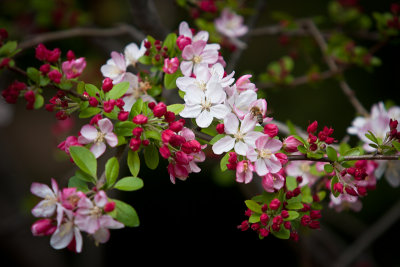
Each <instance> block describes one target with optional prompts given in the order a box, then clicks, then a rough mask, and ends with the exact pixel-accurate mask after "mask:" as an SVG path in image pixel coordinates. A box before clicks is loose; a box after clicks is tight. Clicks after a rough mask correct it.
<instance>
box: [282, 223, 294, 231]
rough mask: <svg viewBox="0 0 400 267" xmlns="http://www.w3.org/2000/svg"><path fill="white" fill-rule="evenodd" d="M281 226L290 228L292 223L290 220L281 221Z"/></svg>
mask: <svg viewBox="0 0 400 267" xmlns="http://www.w3.org/2000/svg"><path fill="white" fill-rule="evenodd" d="M283 227H285V228H286V229H288V230H290V228H291V227H292V224H291V223H290V222H284V223H283Z"/></svg>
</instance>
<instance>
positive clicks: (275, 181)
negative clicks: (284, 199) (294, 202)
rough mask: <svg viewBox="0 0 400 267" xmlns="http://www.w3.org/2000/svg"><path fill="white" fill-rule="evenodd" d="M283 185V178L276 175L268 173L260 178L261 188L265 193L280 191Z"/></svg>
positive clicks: (278, 174)
mask: <svg viewBox="0 0 400 267" xmlns="http://www.w3.org/2000/svg"><path fill="white" fill-rule="evenodd" d="M284 184H285V177H283V176H282V175H281V174H280V173H279V172H278V173H274V174H272V173H268V174H267V175H265V176H263V178H262V186H263V188H264V190H265V191H267V192H270V193H273V192H274V191H275V190H280V189H281V188H282V187H283V185H284Z"/></svg>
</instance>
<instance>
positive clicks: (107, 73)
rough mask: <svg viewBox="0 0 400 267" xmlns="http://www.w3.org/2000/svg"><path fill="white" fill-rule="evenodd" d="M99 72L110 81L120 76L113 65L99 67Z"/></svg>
mask: <svg viewBox="0 0 400 267" xmlns="http://www.w3.org/2000/svg"><path fill="white" fill-rule="evenodd" d="M100 71H101V74H103V76H104V77H108V78H110V79H112V80H114V79H115V78H116V77H118V76H119V75H120V70H119V69H118V68H117V67H116V66H115V65H109V64H107V65H103V66H101V68H100Z"/></svg>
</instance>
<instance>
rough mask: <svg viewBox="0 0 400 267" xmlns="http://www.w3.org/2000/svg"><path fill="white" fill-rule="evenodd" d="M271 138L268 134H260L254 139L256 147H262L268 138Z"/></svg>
mask: <svg viewBox="0 0 400 267" xmlns="http://www.w3.org/2000/svg"><path fill="white" fill-rule="evenodd" d="M270 139H271V138H270V137H269V136H268V135H262V136H260V137H259V138H257V140H256V147H257V148H258V149H263V148H265V147H266V144H267V142H268V140H270Z"/></svg>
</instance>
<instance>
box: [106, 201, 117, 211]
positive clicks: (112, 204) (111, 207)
mask: <svg viewBox="0 0 400 267" xmlns="http://www.w3.org/2000/svg"><path fill="white" fill-rule="evenodd" d="M114 209H115V202H114V201H110V202H107V203H106V205H104V211H105V212H112V211H113V210H114Z"/></svg>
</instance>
